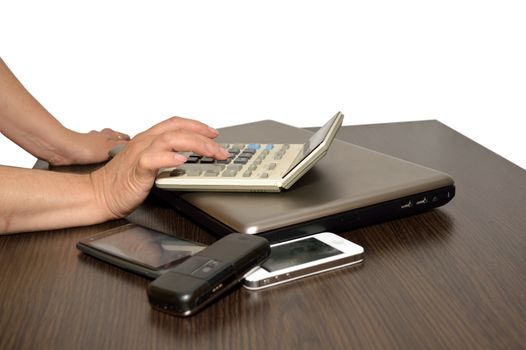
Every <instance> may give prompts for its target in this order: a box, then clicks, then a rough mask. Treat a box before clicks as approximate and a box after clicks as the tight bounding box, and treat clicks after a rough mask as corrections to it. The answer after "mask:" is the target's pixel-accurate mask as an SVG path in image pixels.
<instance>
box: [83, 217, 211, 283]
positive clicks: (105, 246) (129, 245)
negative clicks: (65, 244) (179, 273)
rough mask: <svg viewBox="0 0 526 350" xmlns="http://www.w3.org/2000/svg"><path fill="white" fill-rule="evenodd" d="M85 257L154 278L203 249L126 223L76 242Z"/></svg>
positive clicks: (197, 244)
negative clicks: (91, 257) (88, 256)
mask: <svg viewBox="0 0 526 350" xmlns="http://www.w3.org/2000/svg"><path fill="white" fill-rule="evenodd" d="M77 248H78V249H79V250H80V251H82V252H83V253H85V254H88V255H90V256H93V257H95V258H97V259H100V260H102V261H104V262H107V263H110V264H113V265H115V266H118V267H120V268H123V269H125V270H127V271H131V272H134V273H136V274H139V275H141V276H144V277H147V278H150V279H154V278H157V277H159V276H161V275H162V274H163V273H165V272H166V271H167V270H168V269H170V268H171V267H173V266H175V265H176V264H178V263H180V262H181V261H183V260H184V259H187V258H189V257H190V256H192V255H193V254H195V253H197V252H199V251H201V250H203V249H205V248H206V245H203V244H200V243H197V242H192V241H189V240H185V239H181V238H178V237H175V236H172V235H168V234H165V233H162V232H159V231H155V230H152V229H149V228H146V227H142V226H139V225H136V224H127V225H124V226H120V227H117V228H114V229H110V230H107V231H104V232H101V233H99V234H97V235H95V236H92V237H88V238H85V239H83V240H81V241H79V242H78V243H77Z"/></svg>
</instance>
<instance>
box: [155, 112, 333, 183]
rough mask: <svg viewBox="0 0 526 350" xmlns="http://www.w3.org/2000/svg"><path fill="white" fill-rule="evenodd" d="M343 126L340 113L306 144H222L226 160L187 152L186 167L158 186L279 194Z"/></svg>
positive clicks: (165, 175)
mask: <svg viewBox="0 0 526 350" xmlns="http://www.w3.org/2000/svg"><path fill="white" fill-rule="evenodd" d="M342 122H343V114H342V113H341V112H338V113H336V115H335V116H334V117H332V118H331V119H330V120H329V121H328V122H327V123H326V124H325V125H324V126H323V127H321V128H320V129H319V130H318V131H317V132H316V133H315V134H314V135H312V136H311V137H310V138H308V140H306V142H303V143H288V142H286V143H285V142H282V143H273V142H271V143H268V142H267V143H259V142H251V143H240V142H234V143H226V144H222V145H221V146H222V147H223V148H225V149H227V150H228V151H229V153H230V157H229V158H228V159H226V160H216V159H213V158H208V157H202V156H201V155H199V154H197V153H192V152H183V154H184V155H185V156H186V158H187V161H186V163H185V164H182V165H180V166H178V167H176V168H165V169H162V170H161V171H160V172H159V174H158V176H157V179H156V181H155V185H156V186H157V187H159V188H162V189H165V190H172V191H222V192H225V191H244V192H279V191H281V190H284V189H288V188H290V187H291V186H292V185H293V184H294V183H295V182H296V181H298V179H300V178H301V177H302V176H303V175H304V174H305V173H306V172H307V171H308V170H309V169H311V168H312V167H313V166H314V164H316V163H317V162H318V161H319V160H320V159H321V158H322V157H323V156H324V155H325V154H326V153H327V150H328V149H329V147H330V145H331V143H332V141H333V140H334V136H335V135H336V132H337V131H338V129H339V128H340V126H341V125H342ZM283 141H287V139H284V140H283Z"/></svg>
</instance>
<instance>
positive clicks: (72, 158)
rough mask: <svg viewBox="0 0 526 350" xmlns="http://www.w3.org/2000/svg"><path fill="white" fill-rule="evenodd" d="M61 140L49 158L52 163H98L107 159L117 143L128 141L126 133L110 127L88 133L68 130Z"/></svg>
mask: <svg viewBox="0 0 526 350" xmlns="http://www.w3.org/2000/svg"><path fill="white" fill-rule="evenodd" d="M64 140H65V141H64V142H61V144H62V145H64V146H63V147H62V149H60V150H56V152H55V153H54V154H55V156H54V157H52V159H50V160H49V162H50V163H51V164H53V165H70V164H91V163H100V162H104V161H106V160H108V158H109V156H108V153H109V151H110V150H111V149H112V148H114V147H115V146H117V145H119V144H125V143H128V141H130V137H129V136H128V135H126V134H123V133H120V132H117V131H114V130H112V129H108V128H106V129H102V130H101V131H95V130H93V131H90V132H88V133H78V132H74V131H70V130H69V131H68V132H67V136H65V137H64Z"/></svg>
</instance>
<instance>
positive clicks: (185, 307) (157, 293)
mask: <svg viewBox="0 0 526 350" xmlns="http://www.w3.org/2000/svg"><path fill="white" fill-rule="evenodd" d="M269 255H270V244H269V242H268V240H266V239H265V238H262V237H259V236H254V235H247V234H242V233H231V234H229V235H228V236H226V237H223V238H221V239H220V240H218V241H216V242H215V243H213V244H212V245H210V246H208V247H207V248H206V249H204V250H202V251H200V252H199V253H197V254H195V255H193V256H192V257H190V258H188V259H187V260H185V261H183V262H182V263H180V264H178V265H177V266H176V267H174V268H173V269H170V270H169V271H167V272H166V273H165V274H163V275H162V276H161V277H159V278H157V279H156V280H154V281H153V282H152V283H150V285H149V286H148V300H149V301H150V304H151V305H152V307H153V308H154V309H158V310H161V311H165V312H169V313H172V314H174V315H177V316H189V315H193V314H195V313H196V312H197V311H199V310H201V309H202V308H204V307H205V306H206V305H208V304H210V303H211V302H212V301H213V300H215V299H217V298H218V297H219V296H220V295H222V294H224V293H225V292H226V291H227V290H229V289H230V288H231V287H233V286H234V285H236V284H238V283H239V282H240V281H241V280H242V279H243V277H244V276H245V274H247V272H250V271H251V270H253V269H254V268H257V267H258V266H259V265H260V264H261V263H263V262H264V261H265V260H266V259H267V258H268V256H269Z"/></svg>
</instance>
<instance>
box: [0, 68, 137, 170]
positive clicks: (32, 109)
mask: <svg viewBox="0 0 526 350" xmlns="http://www.w3.org/2000/svg"><path fill="white" fill-rule="evenodd" d="M0 132H1V133H2V134H4V135H5V136H6V137H7V138H9V139H10V140H12V141H13V142H15V143H16V144H18V145H19V146H20V147H22V148H24V149H25V150H26V151H28V152H29V153H31V154H32V155H34V156H35V157H37V158H39V159H44V160H46V161H48V162H49V163H51V164H53V165H67V164H88V163H98V162H102V161H105V160H107V159H108V151H109V150H110V149H111V148H113V147H115V146H116V145H118V144H120V143H125V142H127V141H128V140H129V136H128V135H125V134H122V133H119V132H116V131H113V130H111V129H107V128H106V129H103V130H102V131H100V132H99V131H90V132H88V133H79V132H75V131H73V130H70V129H68V128H66V127H64V126H63V125H62V124H61V123H60V122H59V121H58V120H57V119H55V118H54V117H53V116H52V115H51V114H50V113H49V112H48V111H47V110H46V109H45V108H44V107H43V106H42V105H41V104H40V103H39V102H38V101H37V100H36V99H35V98H34V97H33V96H32V95H31V94H30V93H29V92H28V91H27V90H26V89H25V88H24V86H23V85H22V84H21V83H20V82H19V81H18V79H17V78H16V77H15V76H14V75H13V73H12V72H11V71H10V70H9V68H8V67H7V65H6V64H5V63H4V61H3V60H2V59H1V58H0Z"/></svg>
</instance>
